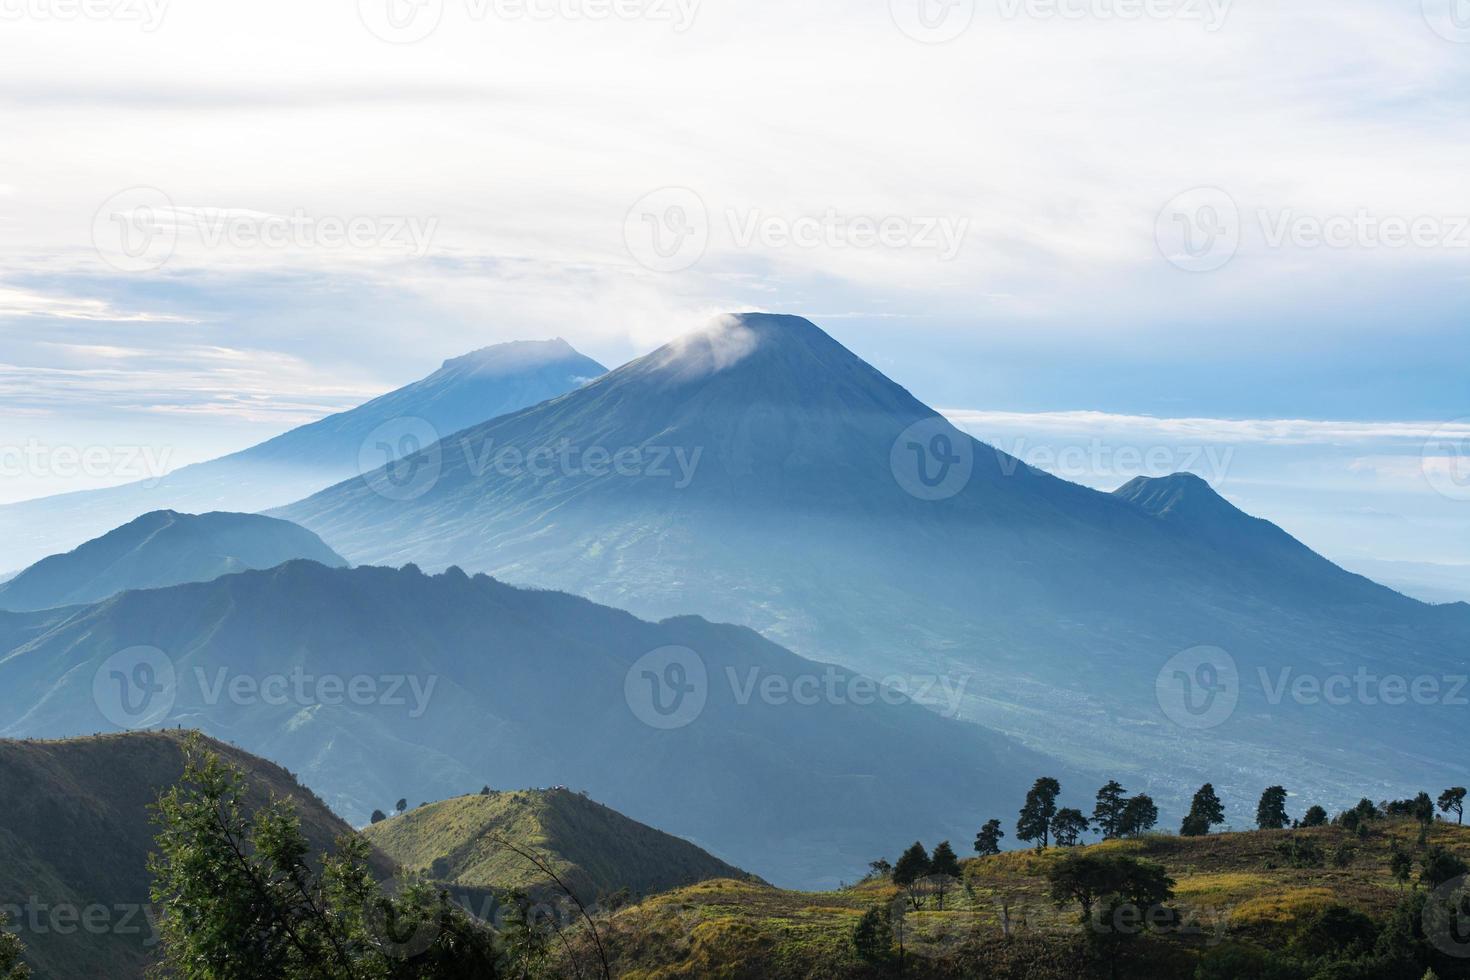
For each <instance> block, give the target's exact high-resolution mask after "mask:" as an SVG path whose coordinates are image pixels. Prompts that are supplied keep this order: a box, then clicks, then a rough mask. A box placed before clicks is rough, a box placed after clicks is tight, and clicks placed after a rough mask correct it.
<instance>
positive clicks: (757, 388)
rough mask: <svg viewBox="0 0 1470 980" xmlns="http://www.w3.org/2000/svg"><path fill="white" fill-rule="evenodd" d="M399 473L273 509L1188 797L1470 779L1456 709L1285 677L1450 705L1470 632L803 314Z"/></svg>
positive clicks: (334, 536)
mask: <svg viewBox="0 0 1470 980" xmlns="http://www.w3.org/2000/svg"><path fill="white" fill-rule="evenodd" d="M610 460H611V461H614V462H610ZM441 461H442V465H441ZM532 461H535V463H536V465H532ZM398 465H399V466H403V467H409V468H418V469H430V470H433V471H434V472H435V474H436V479H435V480H433V481H431V482H426V484H425V486H424V487H423V488H421V489H422V492H421V493H418V494H417V495H416V496H414V497H413V498H412V499H390V498H389V497H388V496H386V495H384V494H382V493H380V492H376V490H375V486H376V485H377V483H378V482H379V481H380V480H381V479H382V474H369V475H368V476H366V477H364V478H358V479H354V480H348V481H346V482H344V483H341V484H339V485H337V486H334V487H331V488H329V489H326V490H323V491H322V492H320V493H317V494H315V495H314V496H312V497H310V498H308V499H306V500H303V501H301V502H298V503H296V504H293V505H291V506H289V507H285V508H281V509H280V510H278V511H277V512H276V513H277V514H278V515H279V516H283V517H286V518H288V519H291V520H295V521H298V522H299V523H301V524H302V525H303V526H306V527H309V528H311V529H312V530H314V531H316V532H318V533H319V534H321V535H322V537H323V538H324V539H325V540H326V541H328V542H330V543H331V544H332V546H333V547H335V548H337V549H338V550H339V551H341V552H342V554H344V555H346V556H347V557H348V558H349V559H350V560H353V561H358V562H393V563H401V562H408V561H412V562H416V563H419V564H421V565H423V566H424V567H425V568H428V569H430V570H437V569H441V568H444V567H447V566H449V565H458V566H461V567H463V568H465V569H467V570H469V571H485V572H488V573H490V574H493V575H495V576H497V577H499V578H502V579H504V580H506V581H509V582H515V583H526V584H535V585H539V586H544V587H548V588H556V589H564V590H567V591H572V592H577V593H580V594H585V595H588V596H590V597H591V598H593V599H596V600H598V601H602V602H608V603H611V604H614V605H617V606H621V607H624V608H627V609H629V610H631V611H632V612H634V613H635V614H637V615H640V616H644V617H650V618H661V617H666V616H672V615H677V614H682V613H697V614H700V615H704V616H708V617H711V618H714V619H718V620H722V621H729V622H736V623H741V624H743V625H747V626H750V627H752V628H755V629H757V630H760V631H761V632H762V633H763V634H765V635H768V636H770V637H772V638H773V639H775V640H777V641H778V642H781V643H782V644H784V645H785V646H787V647H789V648H791V649H792V650H794V651H795V652H797V653H799V654H801V655H803V656H808V657H812V658H815V659H818V660H822V661H829V662H836V663H840V664H842V665H843V666H845V667H848V668H851V669H854V670H860V671H863V672H866V673H869V674H872V675H874V676H883V675H886V674H890V673H897V674H930V675H938V676H947V677H966V678H968V679H969V680H970V681H971V683H970V684H969V686H968V688H967V692H968V697H967V698H966V699H965V701H964V711H965V717H966V718H968V719H971V720H976V721H980V722H982V723H984V724H986V725H988V726H990V727H992V728H995V729H998V730H1002V731H1005V732H1008V733H1012V734H1015V735H1017V736H1019V737H1020V738H1021V739H1023V740H1024V741H1025V742H1027V743H1028V744H1030V745H1031V746H1033V747H1035V748H1038V749H1040V750H1042V751H1045V752H1048V753H1051V754H1055V755H1058V756H1060V757H1063V758H1066V759H1068V760H1069V761H1071V762H1072V763H1074V764H1077V765H1085V766H1086V767H1088V768H1090V769H1093V770H1102V769H1107V770H1109V771H1114V772H1117V773H1118V774H1119V775H1120V776H1127V777H1128V778H1130V779H1131V780H1133V781H1134V782H1135V783H1139V782H1141V781H1144V780H1147V781H1149V784H1148V786H1147V788H1148V790H1149V791H1150V792H1151V793H1153V794H1154V795H1156V796H1158V797H1160V798H1161V799H1165V800H1172V801H1175V802H1182V801H1187V799H1188V797H1189V794H1191V793H1192V792H1193V790H1194V789H1195V788H1196V787H1197V786H1198V785H1199V783H1200V782H1203V781H1206V780H1213V781H1214V782H1215V783H1216V785H1217V786H1224V787H1225V788H1227V789H1229V790H1231V791H1232V795H1233V796H1238V797H1239V798H1245V797H1247V796H1249V795H1250V794H1251V793H1252V792H1256V793H1258V792H1259V789H1260V785H1258V784H1260V782H1261V780H1262V779H1263V778H1270V779H1272V780H1273V781H1274V779H1275V778H1277V777H1278V776H1279V773H1280V772H1282V771H1283V770H1286V771H1291V772H1293V773H1295V774H1296V775H1295V778H1296V779H1297V781H1298V782H1299V783H1300V784H1301V786H1300V788H1301V789H1302V791H1310V792H1312V793H1314V794H1318V795H1321V796H1322V797H1323V798H1324V799H1333V798H1336V797H1338V796H1340V797H1341V799H1342V801H1343V802H1345V803H1351V802H1353V801H1355V800H1356V799H1357V798H1358V797H1359V796H1360V795H1361V793H1362V791H1363V790H1364V786H1363V783H1364V781H1365V780H1372V781H1374V782H1375V785H1377V786H1378V787H1379V788H1380V789H1379V792H1380V793H1381V795H1385V796H1388V795H1394V794H1396V793H1399V792H1402V791H1405V790H1406V789H1407V788H1408V785H1406V784H1411V783H1412V782H1413V781H1415V780H1425V781H1436V780H1438V779H1440V778H1442V777H1447V776H1450V775H1452V774H1457V775H1454V778H1463V776H1465V775H1470V772H1467V767H1466V764H1465V763H1464V762H1463V761H1457V760H1454V759H1450V758H1447V757H1446V756H1445V755H1444V754H1443V753H1440V752H1438V751H1436V749H1435V746H1440V745H1444V744H1447V743H1448V742H1449V741H1450V740H1453V738H1454V737H1455V732H1456V728H1455V725H1456V722H1455V720H1454V711H1453V704H1446V703H1437V704H1435V705H1434V706H1432V707H1431V709H1430V710H1425V711H1418V712H1411V711H1404V710H1394V707H1395V706H1392V705H1389V704H1387V703H1385V701H1384V699H1382V698H1376V699H1373V700H1371V701H1370V699H1368V698H1355V699H1353V700H1352V701H1351V702H1350V703H1348V704H1345V705H1337V704H1326V703H1324V702H1322V701H1321V700H1320V699H1319V700H1318V701H1317V702H1316V703H1310V704H1309V703H1302V701H1300V700H1299V699H1298V698H1296V697H1295V696H1294V695H1292V694H1290V692H1289V690H1288V693H1287V694H1286V695H1285V696H1284V700H1283V695H1282V694H1281V690H1282V689H1281V687H1280V672H1281V671H1282V670H1287V671H1288V675H1287V680H1288V682H1289V683H1294V682H1295V681H1296V680H1297V679H1298V678H1299V677H1300V676H1302V675H1304V674H1305V675H1309V680H1310V679H1315V680H1316V681H1317V682H1318V683H1326V682H1335V680H1336V678H1337V677H1338V676H1339V675H1341V674H1346V675H1348V676H1349V677H1353V676H1356V674H1357V672H1358V671H1359V670H1360V669H1361V670H1363V671H1366V672H1368V673H1369V674H1370V675H1371V676H1372V677H1375V678H1380V679H1381V678H1384V677H1389V676H1405V677H1408V678H1417V677H1426V678H1434V679H1437V683H1438V684H1439V688H1440V690H1441V692H1442V693H1443V694H1444V696H1445V698H1447V699H1449V700H1453V698H1454V697H1457V696H1461V695H1463V694H1464V693H1465V692H1463V691H1458V690H1457V685H1458V683H1459V682H1458V680H1457V678H1458V677H1459V676H1460V675H1462V674H1463V673H1464V670H1463V665H1464V659H1463V658H1464V650H1465V648H1466V643H1467V642H1470V616H1467V615H1465V614H1464V612H1462V611H1459V610H1456V609H1446V608H1440V607H1431V606H1427V605H1425V604H1423V603H1420V602H1417V601H1415V600H1412V599H1409V598H1407V597H1405V596H1403V595H1400V594H1398V593H1396V592H1394V591H1392V590H1390V589H1386V588H1383V587H1381V586H1378V585H1376V584H1374V583H1372V582H1370V581H1369V580H1367V579H1364V578H1362V577H1360V576H1356V575H1352V574H1350V573H1348V572H1345V571H1343V570H1342V569H1340V568H1338V567H1336V566H1334V565H1332V564H1331V563H1330V562H1328V561H1326V560H1325V559H1323V558H1321V557H1320V556H1317V555H1315V554H1313V553H1312V552H1311V551H1310V550H1309V549H1307V548H1306V547H1305V546H1303V545H1301V544H1300V543H1299V542H1296V541H1294V540H1292V539H1291V538H1290V537H1289V536H1288V535H1286V534H1285V533H1284V532H1282V531H1280V529H1278V528H1274V527H1273V526H1271V525H1269V524H1268V523H1266V522H1264V521H1257V520H1255V519H1253V518H1250V517H1248V516H1247V515H1244V514H1242V513H1240V512H1239V511H1238V510H1237V509H1236V508H1234V507H1233V506H1232V505H1230V504H1229V503H1228V502H1227V501H1225V500H1224V499H1223V498H1221V497H1219V495H1218V494H1216V493H1215V492H1214V491H1213V490H1211V489H1210V488H1209V487H1208V486H1207V485H1205V484H1204V483H1203V481H1200V480H1197V479H1194V478H1191V477H1185V476H1179V477H1171V478H1167V479H1165V480H1163V481H1143V482H1140V483H1135V484H1132V485H1130V486H1129V487H1127V488H1124V490H1123V491H1122V492H1120V493H1117V494H1108V493H1101V492H1098V491H1095V490H1092V489H1089V488H1086V487H1082V486H1078V485H1076V484H1072V483H1068V482H1066V481H1064V480H1061V479H1058V478H1055V477H1053V476H1050V475H1048V474H1046V473H1044V472H1041V471H1039V470H1036V469H1033V468H1031V467H1029V466H1027V465H1025V464H1024V463H1022V462H1021V461H1019V460H1017V459H1015V458H1013V457H1010V456H1008V455H1007V454H1005V453H1003V452H1000V451H999V450H997V449H995V448H993V447H991V446H988V445H985V444H983V443H980V442H978V441H976V440H974V439H972V438H971V437H970V436H968V435H966V434H964V433H962V432H960V431H959V430H958V429H956V428H954V427H953V426H952V425H950V424H949V423H948V422H947V421H946V420H945V419H944V418H943V417H941V416H940V415H939V414H938V413H937V412H935V411H934V410H933V409H931V408H929V407H927V406H925V405H924V404H922V403H921V402H919V401H918V400H917V399H915V398H914V397H913V396H912V395H911V394H909V392H907V391H906V390H904V389H903V388H902V387H900V386H899V385H898V384H896V383H894V382H893V381H891V380H890V379H888V378H886V377H884V376H883V375H882V374H881V373H879V372H878V371H877V370H876V369H874V368H873V367H871V366H870V365H868V364H866V363H865V362H864V361H862V359H861V358H859V357H857V356H856V355H854V354H853V353H852V352H851V351H849V350H847V349H846V348H844V347H843V346H842V345H841V344H839V343H838V342H837V341H835V340H834V339H833V338H832V337H830V336H828V335H827V334H826V333H824V332H823V331H822V330H821V329H820V328H818V327H817V326H816V325H814V324H812V323H811V322H809V321H807V320H804V319H801V318H798V317H787V316H772V315H763V314H751V315H744V316H739V317H733V318H727V319H726V320H724V321H722V322H720V323H719V324H717V325H715V326H714V327H711V328H709V329H706V330H703V331H699V332H696V333H695V334H693V335H691V336H689V337H686V338H683V339H681V340H679V341H676V342H675V343H672V344H669V345H667V346H665V347H663V348H661V349H659V350H657V351H655V352H653V353H651V354H649V355H647V356H645V357H643V358H640V359H638V360H636V361H633V362H631V363H630V364H627V365H625V366H623V367H621V368H619V369H617V370H615V371H613V372H611V373H609V374H607V375H604V376H603V377H601V378H599V379H598V380H597V381H595V382H593V383H591V384H589V385H586V386H585V387H583V388H580V389H578V390H577V391H574V392H570V393H568V394H566V395H563V396H562V397H560V398H558V399H555V400H553V401H550V402H546V403H543V404H540V405H536V406H533V407H530V408H527V409H525V410H522V411H520V412H516V413H513V414H510V415H506V416H503V417H501V418H498V419H494V420H492V421H489V422H486V423H483V424H480V425H477V426H474V427H472V428H470V429H467V430H465V431H464V432H461V433H457V434H456V435H455V436H454V437H453V439H452V440H451V441H450V444H449V445H446V446H440V447H428V448H426V449H425V450H424V451H423V452H422V453H420V454H417V455H413V456H409V457H406V458H405V459H404V460H401V461H400V463H399V464H398ZM1206 647H1208V648H1219V649H1220V650H1222V651H1223V652H1224V653H1225V654H1226V655H1227V656H1228V657H1229V658H1231V659H1230V664H1232V665H1233V669H1231V670H1229V671H1227V672H1226V675H1225V676H1226V677H1227V681H1228V682H1229V683H1230V684H1232V685H1233V689H1232V690H1231V691H1229V692H1228V693H1229V694H1230V695H1231V696H1233V697H1234V699H1235V704H1234V706H1233V707H1232V708H1231V710H1229V711H1227V712H1225V713H1224V715H1223V718H1221V719H1219V720H1218V721H1217V722H1212V723H1211V725H1210V726H1202V725H1199V724H1197V723H1196V719H1194V718H1192V717H1190V716H1189V712H1188V711H1187V710H1183V706H1182V698H1183V697H1184V696H1185V695H1186V694H1188V693H1190V692H1189V691H1187V690H1185V689H1183V688H1182V686H1181V685H1182V684H1183V683H1185V682H1184V681H1181V680H1180V678H1181V677H1185V678H1189V677H1193V676H1194V675H1193V674H1192V673H1191V672H1192V671H1194V670H1195V669H1196V668H1198V667H1200V666H1201V665H1200V664H1197V663H1192V662H1190V661H1193V660H1196V659H1198V658H1199V657H1200V656H1201V655H1202V654H1200V652H1199V650H1200V648H1206ZM1176 658H1182V660H1181V659H1176ZM1210 676H1215V675H1213V674H1212V675H1210ZM1450 692H1455V693H1454V694H1453V695H1452V694H1451V693H1450ZM1195 693H1199V692H1198V691H1195ZM1166 694H1167V695H1168V697H1169V698H1170V699H1172V701H1171V703H1169V704H1167V705H1166V704H1165V703H1164V701H1163V698H1164V697H1165V695H1166ZM1176 702H1180V703H1179V704H1176ZM1212 703H1213V702H1212ZM1175 707H1180V709H1181V710H1177V711H1176V710H1171V709H1173V708H1175ZM1058 718H1066V719H1067V724H1065V725H1062V724H1058V723H1057V719H1058ZM1181 719H1182V720H1181ZM1181 755H1182V756H1183V757H1184V759H1185V760H1186V761H1185V763H1184V764H1183V765H1179V764H1177V763H1178V760H1179V759H1180V757H1181ZM1221 759H1228V760H1230V761H1229V763H1228V766H1224V767H1223V768H1227V769H1228V770H1229V771H1227V772H1224V773H1222V772H1220V771H1219V770H1220V769H1221V768H1222V766H1221V765H1220V764H1218V761H1217V760H1221ZM1165 762H1167V763H1168V765H1163V764H1161V763H1165ZM1446 770H1447V771H1446ZM1161 773H1169V775H1168V776H1164V775H1160V774H1161ZM1191 784H1192V785H1191ZM1238 816H1239V817H1240V818H1241V819H1248V818H1249V816H1250V814H1248V813H1242V814H1239V815H1238Z"/></svg>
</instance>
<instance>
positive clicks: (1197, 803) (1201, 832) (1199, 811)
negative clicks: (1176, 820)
mask: <svg viewBox="0 0 1470 980" xmlns="http://www.w3.org/2000/svg"><path fill="white" fill-rule="evenodd" d="M1224 822H1225V807H1224V805H1223V804H1221V802H1220V797H1219V796H1217V795H1216V794H1215V787H1214V784H1212V783H1205V784H1204V785H1203V786H1201V787H1200V788H1199V790H1198V792H1196V793H1195V794H1194V800H1193V801H1192V802H1191V803H1190V804H1189V814H1188V815H1187V816H1185V818H1184V823H1183V824H1182V825H1181V826H1180V828H1179V833H1180V835H1181V836H1183V837H1203V836H1205V835H1206V834H1208V833H1209V832H1210V828H1211V827H1213V826H1214V825H1215V824H1219V823H1224Z"/></svg>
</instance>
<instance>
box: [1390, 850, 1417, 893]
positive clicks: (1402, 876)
mask: <svg viewBox="0 0 1470 980" xmlns="http://www.w3.org/2000/svg"><path fill="white" fill-rule="evenodd" d="M1388 868H1389V870H1390V871H1392V872H1393V880H1394V881H1397V882H1398V883H1399V887H1400V888H1403V887H1404V886H1405V885H1407V884H1408V883H1409V877H1410V876H1411V875H1412V874H1413V873H1414V859H1413V858H1412V857H1411V856H1410V855H1409V852H1408V851H1403V850H1400V849H1399V846H1398V842H1397V841H1395V842H1394V846H1393V854H1392V855H1391V856H1390V857H1389V859H1388Z"/></svg>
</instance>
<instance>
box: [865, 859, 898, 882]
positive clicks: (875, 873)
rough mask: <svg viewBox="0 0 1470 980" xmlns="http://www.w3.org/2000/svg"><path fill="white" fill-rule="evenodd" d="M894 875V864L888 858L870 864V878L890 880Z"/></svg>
mask: <svg viewBox="0 0 1470 980" xmlns="http://www.w3.org/2000/svg"><path fill="white" fill-rule="evenodd" d="M892 875H893V862H892V861H890V860H888V859H887V858H879V859H878V860H876V861H869V862H868V877H869V878H888V877H891V876H892Z"/></svg>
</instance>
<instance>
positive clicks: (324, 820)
mask: <svg viewBox="0 0 1470 980" xmlns="http://www.w3.org/2000/svg"><path fill="white" fill-rule="evenodd" d="M183 746H184V736H183V734H182V733H180V732H146V733H143V732H135V733H131V734H125V735H104V736H98V737H92V738H77V739H69V740H67V741H60V742H42V741H34V740H31V739H26V740H24V741H12V740H5V739H0V786H3V787H4V797H5V808H4V814H3V817H0V909H7V910H13V909H16V908H19V909H20V910H21V914H19V915H14V916H13V920H14V921H13V926H14V927H15V928H17V931H18V932H19V933H20V936H21V939H22V941H23V942H24V943H25V945H26V948H27V960H28V962H29V963H30V965H31V966H32V967H33V969H34V971H35V973H36V976H37V978H38V980H46V978H57V980H60V978H63V977H64V978H67V980H73V978H76V980H81V978H90V977H96V978H104V977H105V978H108V980H116V978H128V977H138V978H141V977H142V975H143V969H144V967H145V966H146V965H147V964H148V963H150V962H152V961H153V958H154V955H155V954H156V952H157V949H156V946H157V936H156V934H155V931H154V928H153V923H154V921H156V917H157V910H156V909H154V908H152V907H151V906H150V905H149V899H148V887H149V875H148V855H149V852H150V851H152V850H154V844H153V841H154V838H155V836H156V835H157V832H158V828H157V827H156V826H154V824H153V822H152V814H151V812H150V811H149V809H148V808H149V806H150V805H151V804H152V803H153V802H154V801H155V800H157V798H158V796H159V794H161V793H162V792H163V791H164V790H166V789H168V788H169V787H170V786H172V785H174V784H175V783H177V782H178V781H179V778H180V777H181V776H182V775H183V771H184V755H183ZM204 747H205V748H207V749H209V750H210V751H213V752H215V753H217V754H218V755H219V756H221V757H222V758H223V759H224V760H225V761H227V762H229V763H232V764H234V765H236V766H239V767H241V768H243V769H245V770H246V772H247V773H248V777H249V778H248V781H247V795H246V805H247V807H250V808H253V807H257V806H260V805H261V804H263V803H265V802H267V801H268V800H269V799H270V798H271V797H273V796H274V797H278V798H282V799H284V798H290V799H291V800H293V801H294V802H295V805H296V808H297V813H298V815H299V816H300V818H301V827H302V830H303V831H304V832H305V833H306V836H307V838H308V840H310V842H311V844H312V848H313V851H314V852H315V853H322V852H325V851H328V850H330V849H331V845H332V844H333V842H334V841H335V840H336V839H337V838H338V837H339V836H341V835H342V834H345V833H350V832H351V828H350V827H349V826H348V825H347V824H345V823H343V822H342V821H341V820H340V819H338V818H337V817H336V816H334V815H333V814H332V812H331V811H330V810H328V809H327V808H326V806H325V805H324V804H323V803H322V802H321V801H320V800H319V799H317V798H316V796H315V795H313V794H312V793H311V791H309V790H307V789H305V788H304V787H302V786H301V785H300V784H299V783H297V782H296V779H295V778H294V777H293V776H292V775H291V774H290V773H289V772H287V771H286V770H284V769H282V768H281V767H279V766H277V765H275V764H274V763H271V762H267V761H266V760H264V759H260V758H256V757H255V756H251V755H248V754H247V753H245V752H242V751H240V750H239V749H237V748H234V747H233V746H230V745H225V744H223V743H220V742H214V741H210V740H208V739H206V740H205V742H204ZM373 867H374V869H375V870H376V871H377V873H378V874H379V875H381V876H384V877H386V876H388V875H389V874H391V872H392V864H391V862H389V861H388V860H387V859H386V858H384V857H383V856H382V855H381V854H376V853H375V855H374V858H373Z"/></svg>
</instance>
